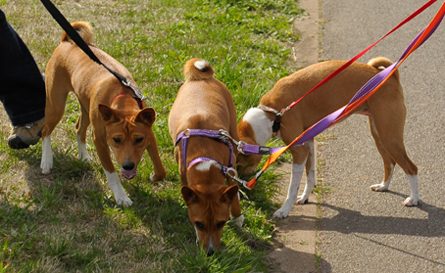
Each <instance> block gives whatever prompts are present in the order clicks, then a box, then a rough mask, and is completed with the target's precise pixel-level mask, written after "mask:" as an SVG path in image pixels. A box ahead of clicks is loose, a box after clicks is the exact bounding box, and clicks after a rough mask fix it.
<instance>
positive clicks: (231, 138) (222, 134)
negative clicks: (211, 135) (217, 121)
mask: <svg viewBox="0 0 445 273" xmlns="http://www.w3.org/2000/svg"><path fill="white" fill-rule="evenodd" d="M219 134H220V135H221V138H227V139H230V140H231V141H232V142H233V143H234V144H235V145H236V146H238V145H239V142H238V141H236V140H235V139H234V138H233V137H231V136H230V134H229V132H227V131H226V130H223V129H219Z"/></svg>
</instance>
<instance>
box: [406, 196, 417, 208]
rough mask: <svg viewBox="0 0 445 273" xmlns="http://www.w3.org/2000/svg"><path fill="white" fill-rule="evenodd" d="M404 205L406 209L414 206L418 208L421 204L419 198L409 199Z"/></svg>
mask: <svg viewBox="0 0 445 273" xmlns="http://www.w3.org/2000/svg"><path fill="white" fill-rule="evenodd" d="M403 204H404V205H405V206H406V207H412V206H417V205H418V204H419V198H414V197H411V196H410V197H408V198H406V199H405V202H403Z"/></svg>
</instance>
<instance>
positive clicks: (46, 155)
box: [40, 136, 53, 174]
mask: <svg viewBox="0 0 445 273" xmlns="http://www.w3.org/2000/svg"><path fill="white" fill-rule="evenodd" d="M52 167H53V154H52V150H51V137H50V136H47V137H46V138H45V139H43V141H42V161H41V162H40V168H41V169H42V173H43V174H49V173H50V172H51V168H52Z"/></svg>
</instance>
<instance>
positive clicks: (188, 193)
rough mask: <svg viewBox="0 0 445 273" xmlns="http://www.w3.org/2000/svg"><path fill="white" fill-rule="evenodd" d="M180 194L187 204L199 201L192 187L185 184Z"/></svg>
mask: <svg viewBox="0 0 445 273" xmlns="http://www.w3.org/2000/svg"><path fill="white" fill-rule="evenodd" d="M181 195H182V198H184V201H185V203H186V204H187V206H190V205H191V204H194V203H198V202H199V197H198V195H197V194H196V192H195V191H194V190H193V189H192V188H189V187H187V186H183V187H182V188H181Z"/></svg>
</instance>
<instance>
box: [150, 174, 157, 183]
mask: <svg viewBox="0 0 445 273" xmlns="http://www.w3.org/2000/svg"><path fill="white" fill-rule="evenodd" d="M150 181H151V182H157V181H156V180H155V173H151V174H150Z"/></svg>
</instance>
